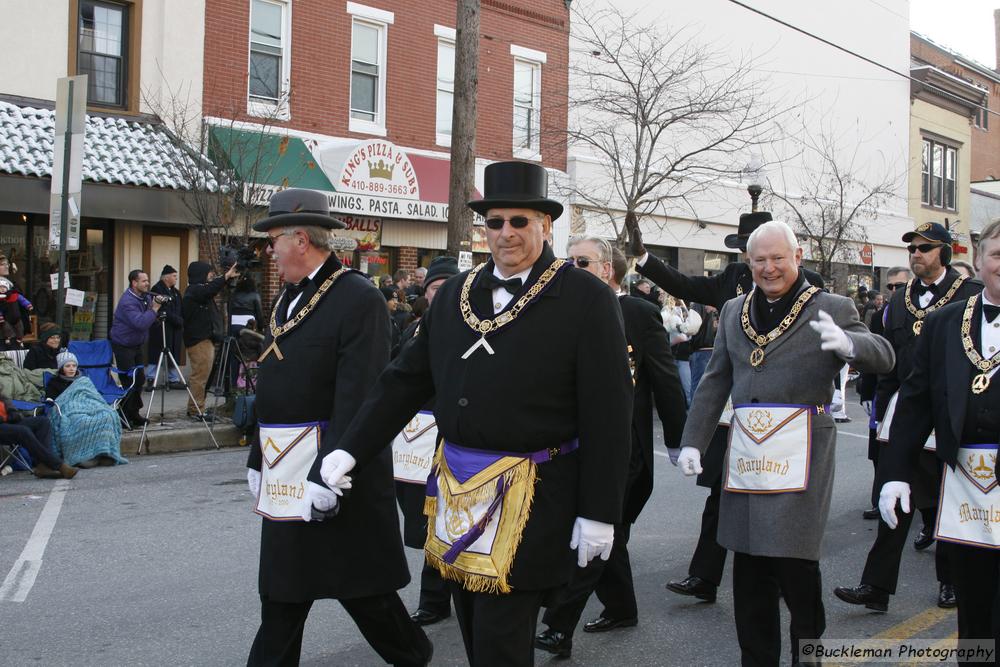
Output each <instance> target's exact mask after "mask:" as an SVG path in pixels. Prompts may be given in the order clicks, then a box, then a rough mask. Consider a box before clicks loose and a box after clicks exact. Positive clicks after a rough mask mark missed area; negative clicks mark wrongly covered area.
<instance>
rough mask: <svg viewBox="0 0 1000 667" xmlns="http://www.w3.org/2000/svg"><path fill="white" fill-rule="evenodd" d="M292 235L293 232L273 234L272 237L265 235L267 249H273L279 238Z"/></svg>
mask: <svg viewBox="0 0 1000 667" xmlns="http://www.w3.org/2000/svg"><path fill="white" fill-rule="evenodd" d="M294 233H295V232H281V233H280V234H275V235H274V236H271V235H270V234H268V235H267V241H266V243H267V247H268V248H273V247H274V244H275V243H276V242H277V241H278V239H279V238H281V237H282V236H291V235H292V234H294Z"/></svg>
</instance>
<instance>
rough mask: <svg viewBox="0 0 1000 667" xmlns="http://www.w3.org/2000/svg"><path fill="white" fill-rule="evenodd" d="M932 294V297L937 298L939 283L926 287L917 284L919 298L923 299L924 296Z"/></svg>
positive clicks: (919, 283)
mask: <svg viewBox="0 0 1000 667" xmlns="http://www.w3.org/2000/svg"><path fill="white" fill-rule="evenodd" d="M928 292H930V293H931V294H932V295H934V296H937V293H938V289H937V283H932V284H930V285H925V284H923V283H921V282H918V283H917V298H920V297H922V296H923V295H924V294H927V293H928Z"/></svg>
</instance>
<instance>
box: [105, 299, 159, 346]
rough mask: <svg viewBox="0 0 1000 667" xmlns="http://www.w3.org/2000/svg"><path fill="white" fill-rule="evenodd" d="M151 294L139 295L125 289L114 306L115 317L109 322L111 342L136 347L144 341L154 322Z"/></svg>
mask: <svg viewBox="0 0 1000 667" xmlns="http://www.w3.org/2000/svg"><path fill="white" fill-rule="evenodd" d="M152 302H153V297H152V295H151V294H145V295H143V296H140V295H138V294H136V293H135V292H133V291H132V289H131V288H129V289H127V290H125V293H124V294H122V298H121V299H119V300H118V307H117V308H115V318H114V321H113V322H112V324H111V335H110V336H109V338H110V339H111V342H112V343H115V344H116V345H121V346H123V347H138V346H139V345H142V344H143V343H145V342H146V338H148V337H149V329H150V327H152V326H153V324H155V323H156V311H154V310H153V309H152V308H150V304H151V303H152Z"/></svg>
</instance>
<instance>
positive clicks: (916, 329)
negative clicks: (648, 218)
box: [913, 320, 924, 336]
mask: <svg viewBox="0 0 1000 667" xmlns="http://www.w3.org/2000/svg"><path fill="white" fill-rule="evenodd" d="M923 328H924V321H923V320H917V321H916V322H914V323H913V335H914V336H919V335H920V331H921V330H922V329H923Z"/></svg>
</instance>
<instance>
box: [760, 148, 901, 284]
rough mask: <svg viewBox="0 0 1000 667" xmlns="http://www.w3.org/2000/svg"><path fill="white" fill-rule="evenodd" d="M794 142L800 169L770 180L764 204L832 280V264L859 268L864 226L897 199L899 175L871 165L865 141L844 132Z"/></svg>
mask: <svg viewBox="0 0 1000 667" xmlns="http://www.w3.org/2000/svg"><path fill="white" fill-rule="evenodd" d="M793 142H794V143H796V144H798V146H799V148H800V151H799V152H800V154H801V155H802V158H803V164H804V168H802V169H797V170H795V172H794V174H792V175H789V173H788V172H789V170H788V169H785V168H782V169H780V170H779V171H778V175H777V177H776V178H773V179H772V178H769V179H768V185H769V187H768V188H767V190H768V192H767V193H766V194H765V201H766V200H768V199H769V200H770V203H771V205H772V208H774V209H775V214H776V216H778V217H781V218H784V219H785V220H787V221H788V222H789V223H790V224H791V225H792V227H793V228H794V229H795V231H796V233H797V234H799V235H801V236H805V237H806V239H807V241H808V243H809V244H810V248H811V251H812V259H813V261H815V262H816V270H817V271H818V272H819V273H820V274H821V275H822V276H823V278H824V280H826V281H831V280H832V279H833V277H834V276H833V264H834V263H835V262H847V263H859V259H858V254H859V250H860V246H861V245H862V244H864V243H866V242H867V240H868V234H867V230H866V226H867V225H868V224H871V223H872V222H874V221H877V220H878V216H879V213H880V212H881V211H883V210H885V207H886V205H887V204H889V203H891V202H892V201H893V200H894V199H895V198H896V197H897V196H898V195H897V193H898V191H899V185H900V179H901V174H900V173H899V172H898V171H897V170H896V169H894V168H893V166H892V165H891V164H885V165H875V164H873V162H874V161H873V159H872V157H873V156H872V155H871V154H870V151H868V150H866V149H865V146H866V144H867V142H866V141H863V140H862V141H859V140H857V139H856V138H855V137H854V136H853V135H848V134H847V133H846V132H841V133H840V134H837V133H835V132H834V131H832V130H831V129H829V128H827V129H824V130H823V131H821V132H819V133H816V134H811V133H809V132H808V131H803V132H801V133H799V134H798V135H797V137H796V138H795V139H794V140H793Z"/></svg>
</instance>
